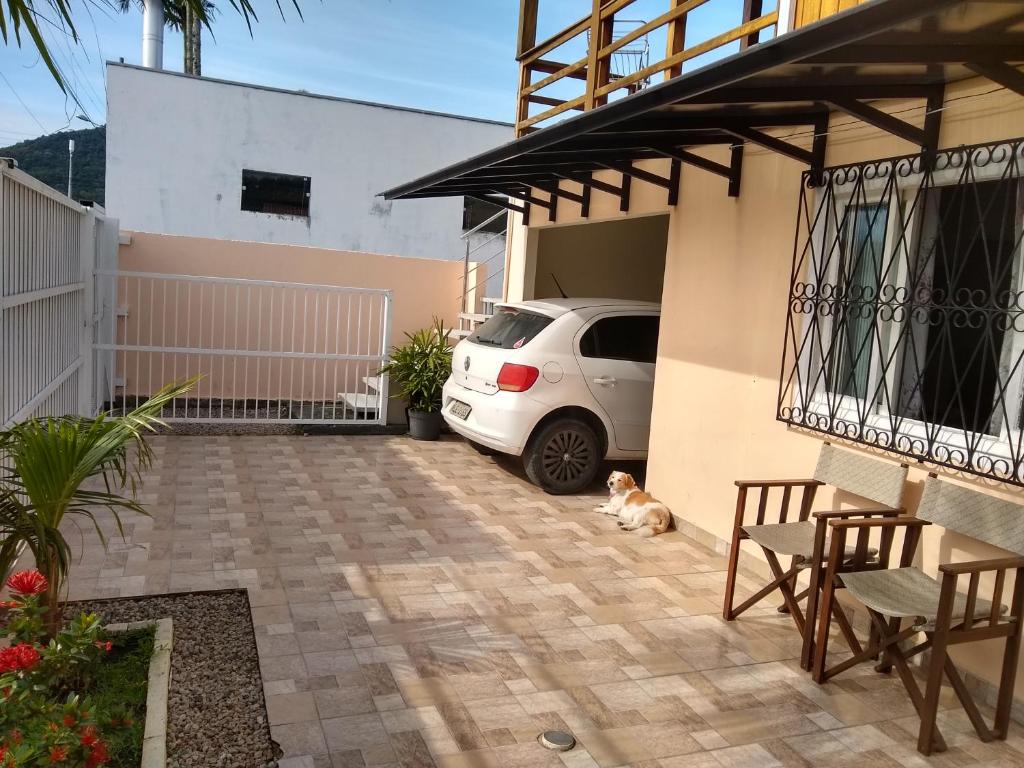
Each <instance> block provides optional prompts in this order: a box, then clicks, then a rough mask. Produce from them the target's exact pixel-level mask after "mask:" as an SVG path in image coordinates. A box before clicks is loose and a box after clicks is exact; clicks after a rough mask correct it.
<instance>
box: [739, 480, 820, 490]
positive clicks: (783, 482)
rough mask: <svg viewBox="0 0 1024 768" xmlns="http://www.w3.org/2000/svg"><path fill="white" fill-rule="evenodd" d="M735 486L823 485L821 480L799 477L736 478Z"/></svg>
mask: <svg viewBox="0 0 1024 768" xmlns="http://www.w3.org/2000/svg"><path fill="white" fill-rule="evenodd" d="M735 482H736V487H737V488H785V487H786V486H789V487H790V488H799V487H807V486H812V485H813V486H820V485H824V483H823V482H822V481H821V480H814V479H813V478H810V479H806V478H805V479H799V480H736V481H735Z"/></svg>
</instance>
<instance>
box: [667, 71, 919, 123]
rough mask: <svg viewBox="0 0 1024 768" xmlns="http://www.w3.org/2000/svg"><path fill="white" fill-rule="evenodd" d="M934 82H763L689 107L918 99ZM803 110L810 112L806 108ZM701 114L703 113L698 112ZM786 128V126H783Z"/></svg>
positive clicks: (698, 99) (699, 98)
mask: <svg viewBox="0 0 1024 768" xmlns="http://www.w3.org/2000/svg"><path fill="white" fill-rule="evenodd" d="M932 85H933V84H932V83H931V82H924V81H922V82H919V83H913V82H911V83H908V82H907V81H906V78H901V79H899V80H894V79H892V78H891V77H890V78H886V79H884V80H877V79H876V80H875V81H873V80H872V78H870V77H862V78H859V79H857V80H850V81H849V82H842V83H834V84H831V85H829V86H823V85H808V84H807V81H806V79H801V80H799V81H797V80H793V79H787V80H774V79H773V80H767V79H766V80H763V81H762V82H759V83H758V84H757V85H742V86H731V87H726V88H719V89H716V90H713V91H708V92H707V93H703V94H698V95H696V96H694V97H692V98H690V99H687V104H693V105H705V106H715V105H718V104H721V105H733V106H735V105H742V104H751V105H753V104H772V103H780V102H781V103H785V102H794V101H797V102H825V101H828V100H829V99H830V98H832V97H833V96H835V95H836V94H837V93H841V95H843V96H844V97H846V98H849V99H914V98H924V97H925V96H927V95H928V91H929V90H930V89H931V87H932ZM801 109H806V107H802V108H801ZM671 110H672V107H671V106H669V107H665V108H662V109H661V110H659V113H665V112H670V111H671ZM680 112H684V113H685V111H684V110H680ZM698 114H699V113H698ZM779 125H782V123H779Z"/></svg>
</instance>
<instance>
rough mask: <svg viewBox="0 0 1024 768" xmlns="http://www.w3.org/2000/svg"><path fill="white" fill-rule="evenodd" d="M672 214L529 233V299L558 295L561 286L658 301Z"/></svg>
mask: <svg viewBox="0 0 1024 768" xmlns="http://www.w3.org/2000/svg"><path fill="white" fill-rule="evenodd" d="M668 219H669V217H668V215H665V214H662V215H657V216H636V217H632V218H628V219H617V220H614V221H605V222H597V223H585V224H566V225H564V226H552V227H540V228H538V229H537V230H535V231H534V232H532V233H531V234H532V235H533V237H535V238H536V240H535V246H536V248H535V254H536V255H535V258H534V259H533V260H532V261H533V265H532V267H533V268H532V269H529V271H528V274H529V272H532V273H533V281H532V283H533V291H532V295H531V294H530V292H529V290H527V292H526V293H527V295H526V297H525V298H533V299H549V298H557V297H559V296H561V295H562V294H561V292H560V291H559V290H558V286H559V285H561V287H562V289H563V290H564V291H565V293H566V295H567V296H569V297H570V298H601V299H634V300H639V301H657V302H660V301H661V289H662V284H663V283H664V279H665V251H666V249H667V247H668ZM529 250H534V249H529ZM527 258H529V256H528V257H527ZM555 278H557V284H556V282H555ZM529 284H530V281H529V280H528V281H527V287H528V286H529Z"/></svg>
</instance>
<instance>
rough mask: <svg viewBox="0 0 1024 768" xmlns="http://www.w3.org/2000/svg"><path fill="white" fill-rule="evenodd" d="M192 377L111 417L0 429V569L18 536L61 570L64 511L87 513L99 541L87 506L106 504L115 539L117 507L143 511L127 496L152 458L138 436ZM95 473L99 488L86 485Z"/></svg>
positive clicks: (40, 560)
mask: <svg viewBox="0 0 1024 768" xmlns="http://www.w3.org/2000/svg"><path fill="white" fill-rule="evenodd" d="M195 382H196V380H195V379H191V380H189V381H186V382H181V383H177V384H170V385H168V386H166V387H164V388H163V389H161V390H160V391H159V392H158V393H157V394H155V395H154V396H153V397H151V398H150V399H149V400H147V401H146V402H145V403H143V404H142V405H140V406H139V407H138V408H136V409H135V410H133V411H131V412H130V413H128V414H126V415H124V416H121V417H119V418H113V417H111V416H109V415H106V414H100V415H99V416H96V417H95V418H92V419H88V418H82V417H79V416H64V417H45V418H36V419H28V420H27V421H24V422H22V423H20V424H16V425H14V426H13V427H11V428H9V429H7V430H4V431H0V454H2V455H3V456H4V457H5V458H6V463H7V465H8V466H7V467H6V468H5V469H4V470H3V473H2V474H0V573H2V572H3V571H4V565H5V562H6V564H7V567H9V566H10V562H13V555H12V554H11V553H12V552H13V551H14V550H15V549H16V547H17V545H18V542H24V544H25V545H26V546H27V547H28V548H29V549H30V550H31V551H32V553H33V555H35V557H36V562H37V564H39V565H40V566H41V567H43V566H44V564H48V565H49V566H51V567H50V568H49V569H47V571H48V572H51V573H56V574H58V575H59V576H61V577H63V576H64V575H66V574H67V569H68V567H69V565H70V562H71V557H70V548H69V546H68V544H67V542H66V541H65V540H64V537H63V535H62V534H61V533H60V525H61V522H62V521H63V519H64V517H65V515H68V514H70V515H76V516H82V517H85V518H87V519H88V520H89V522H90V523H91V524H92V526H93V527H94V529H95V530H96V532H97V534H98V535H99V537H100V540H101V541H102V542H103V543H104V545H106V542H107V539H106V535H105V534H104V532H103V529H102V528H101V526H100V525H99V523H98V521H97V519H96V516H95V510H97V509H106V510H108V511H109V512H110V513H111V517H112V518H113V520H114V524H115V526H116V528H117V531H118V533H119V534H120V535H121V537H122V538H123V537H124V523H123V521H122V518H121V513H123V512H134V513H141V514H146V513H145V510H144V509H143V508H142V506H141V504H140V503H139V502H138V501H137V500H136V499H135V498H134V496H135V490H136V486H137V483H138V481H140V480H141V478H142V472H143V470H145V469H146V468H148V467H149V466H150V465H151V464H152V460H153V453H152V449H151V448H150V447H149V445H147V443H146V439H145V438H146V436H147V435H148V434H150V433H152V432H153V431H155V429H156V428H157V427H158V426H161V425H163V422H162V421H161V420H160V414H161V413H162V411H163V408H164V406H165V405H167V404H168V403H169V402H171V400H173V399H174V398H175V397H180V396H182V395H184V394H185V393H186V392H188V391H189V390H190V389H191V388H192V387H193V386H194V385H195ZM96 479H99V480H100V481H101V482H102V483H103V490H94V489H92V488H90V487H87V484H88V483H89V482H90V481H91V480H96ZM126 490H127V491H129V493H128V495H124V492H125V491H126ZM7 561H10V562H7Z"/></svg>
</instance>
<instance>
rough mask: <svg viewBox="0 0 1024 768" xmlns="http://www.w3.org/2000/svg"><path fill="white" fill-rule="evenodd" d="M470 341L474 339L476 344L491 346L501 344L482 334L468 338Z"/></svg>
mask: <svg viewBox="0 0 1024 768" xmlns="http://www.w3.org/2000/svg"><path fill="white" fill-rule="evenodd" d="M470 341H475V342H476V343H477V344H490V345H491V346H492V347H500V346H501V342H500V341H498V340H497V339H489V338H484V337H483V336H477V337H476V338H474V339H470Z"/></svg>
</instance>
